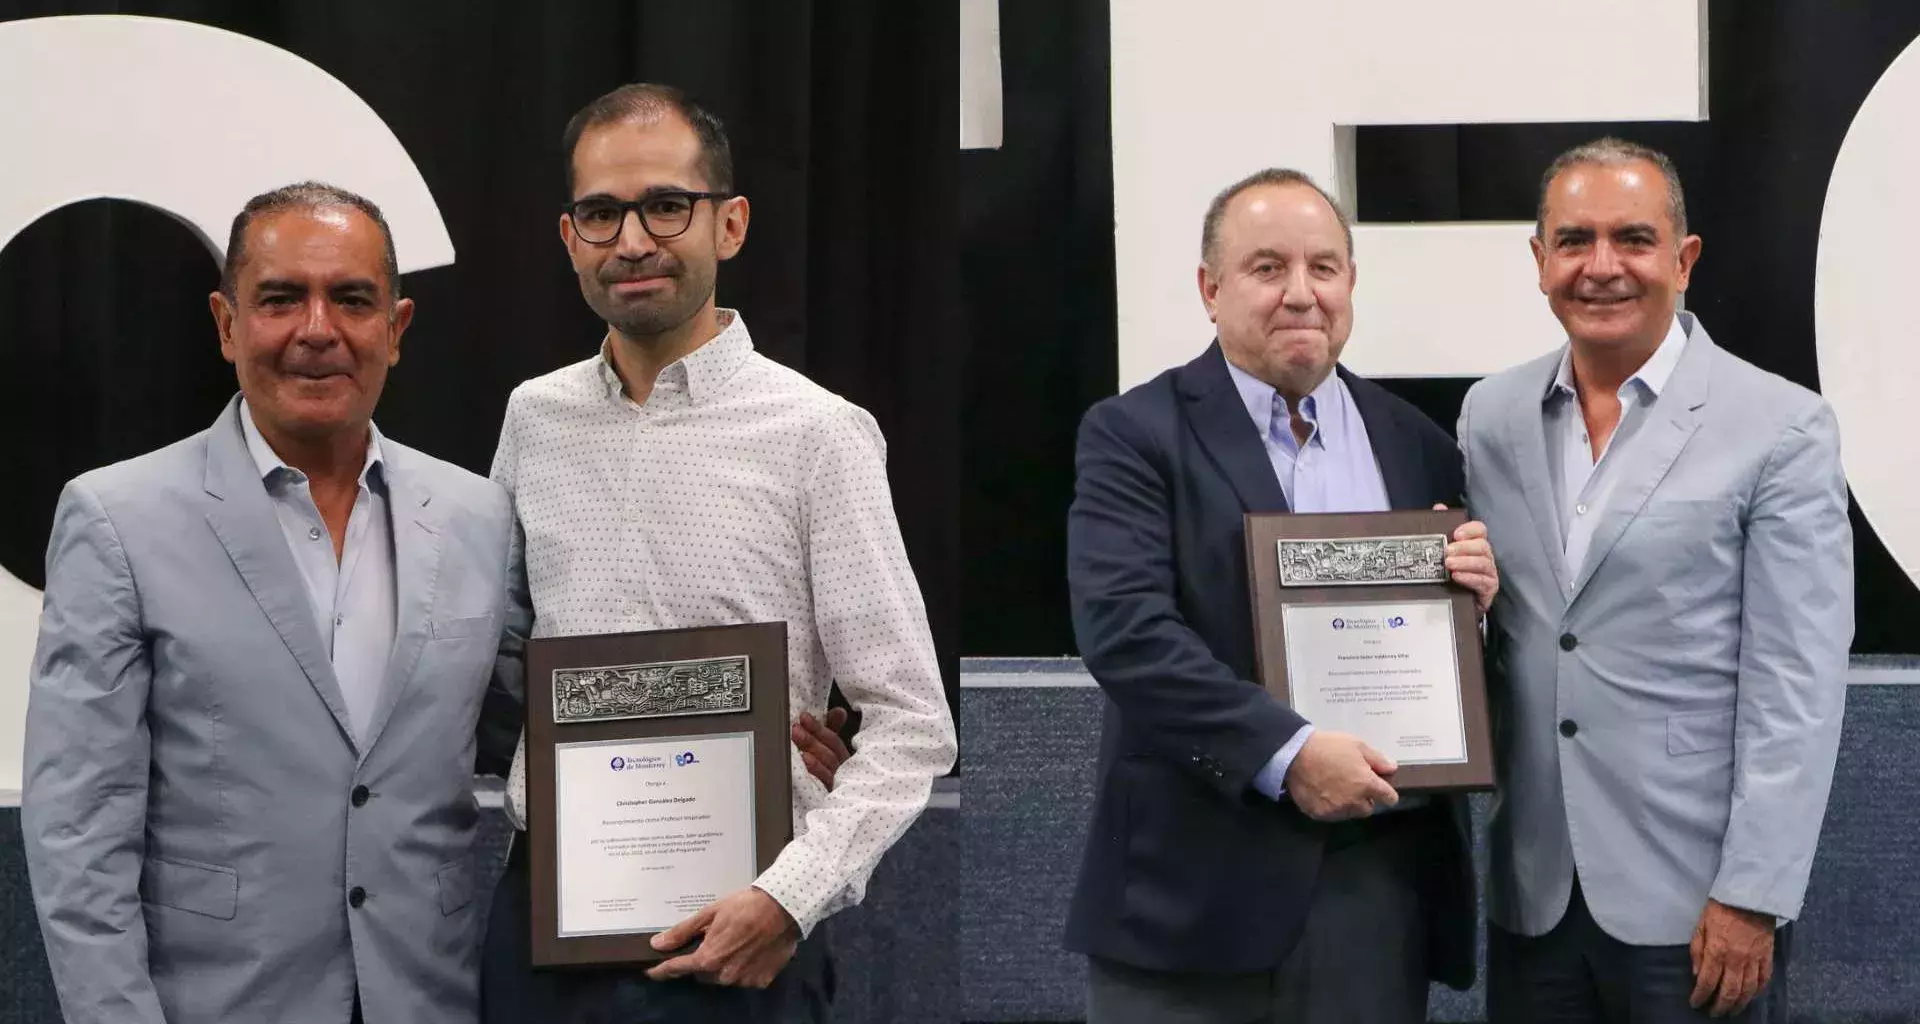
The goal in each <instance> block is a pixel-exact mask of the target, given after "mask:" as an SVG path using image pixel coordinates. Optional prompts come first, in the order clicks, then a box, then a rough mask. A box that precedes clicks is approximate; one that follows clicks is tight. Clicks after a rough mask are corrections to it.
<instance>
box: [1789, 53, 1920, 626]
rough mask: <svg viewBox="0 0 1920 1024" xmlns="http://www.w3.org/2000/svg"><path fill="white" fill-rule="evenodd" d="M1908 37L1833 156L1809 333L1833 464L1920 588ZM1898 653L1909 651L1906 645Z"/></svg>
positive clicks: (1917, 58)
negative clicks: (1831, 431)
mask: <svg viewBox="0 0 1920 1024" xmlns="http://www.w3.org/2000/svg"><path fill="white" fill-rule="evenodd" d="M1916 126H1920V40H1915V41H1914V42H1912V43H1909V44H1908V45H1907V48H1906V51H1905V52H1903V53H1902V54H1901V55H1900V56H1899V57H1898V58H1896V59H1895V60H1894V62H1893V66H1892V67H1890V68H1888V69H1887V71H1886V73H1885V74H1883V75H1882V76H1881V77H1880V81H1879V83H1878V84H1876V85H1875V86H1874V87H1873V92H1872V93H1870V94H1868V96H1867V99H1866V102H1865V103H1863V104H1862V105H1861V107H1860V110H1859V112H1858V113H1856V114H1855V115H1854V119H1853V124H1852V126H1851V127H1849V128H1848V129H1847V136H1846V139H1845V140H1844V141H1842V142H1841V144H1840V152H1839V154H1838V155H1837V156H1836V157H1835V158H1834V162H1833V177H1832V178H1830V179H1829V180H1828V182H1827V202H1826V207H1825V209H1824V210H1822V212H1821V217H1820V253H1819V257H1818V266H1817V269H1816V270H1815V271H1814V295H1813V307H1814V328H1815V333H1816V337H1817V339H1818V345H1819V351H1820V391H1821V393H1822V394H1824V395H1826V397H1827V400H1828V401H1830V402H1832V403H1833V408H1834V412H1835V414H1836V415H1837V416H1838V417H1839V419H1840V437H1841V445H1840V447H1841V460H1842V461H1843V462H1844V463H1845V464H1846V467H1847V481H1848V483H1850V484H1851V485H1852V487H1853V496H1854V498H1855V500H1857V501H1859V503H1860V508H1861V510H1862V511H1864V512H1865V513H1866V516H1867V521H1868V522H1870V523H1872V524H1873V532H1874V533H1875V534H1877V535H1879V537H1880V540H1881V542H1882V543H1884V544H1885V545H1886V546H1887V550H1888V551H1889V552H1891V553H1892V554H1893V557H1894V560H1895V561H1896V562H1898V563H1900V565H1901V567H1902V568H1903V569H1905V570H1906V573H1907V577H1908V578H1909V579H1911V580H1913V582H1914V584H1915V585H1916V586H1920V456H1916V455H1915V453H1914V445H1913V434H1914V415H1913V389H1914V385H1915V384H1916V383H1920V303H1916V302H1915V301H1914V298H1913V291H1914V288H1913V276H1914V271H1915V270H1916V269H1920V260H1916V259H1915V258H1914V255H1913V240H1914V239H1915V238H1917V237H1920V190H1916V189H1915V187H1914V186H1915V183H1916V182H1920V128H1916ZM1909 649H1910V650H1911V649H1913V648H1909Z"/></svg>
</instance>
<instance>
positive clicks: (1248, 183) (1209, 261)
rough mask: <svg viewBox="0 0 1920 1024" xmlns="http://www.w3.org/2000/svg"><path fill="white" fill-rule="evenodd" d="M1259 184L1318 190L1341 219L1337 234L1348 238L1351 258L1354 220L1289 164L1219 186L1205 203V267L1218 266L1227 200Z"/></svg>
mask: <svg viewBox="0 0 1920 1024" xmlns="http://www.w3.org/2000/svg"><path fill="white" fill-rule="evenodd" d="M1261 185H1305V186H1306V187H1307V188H1310V189H1312V190H1314V191H1315V192H1318V193H1319V194H1320V198H1322V199H1325V200H1326V201H1327V205H1328V206H1330V207H1332V208H1333V216H1334V218H1335V219H1337V220H1338V221H1339V222H1340V234H1341V235H1342V236H1344V237H1345V238H1346V240H1347V259H1348V260H1352V259H1353V222H1352V221H1351V220H1349V219H1347V211H1345V210H1342V209H1341V208H1340V204H1339V203H1336V202H1334V201H1333V196H1331V195H1328V194H1327V190H1326V189H1324V188H1321V187H1320V186H1319V185H1317V184H1315V183H1314V180H1313V179H1312V178H1309V177H1307V175H1306V173H1305V172H1303V171H1296V170H1294V169H1293V168H1291V167H1269V168H1267V169H1266V170H1263V171H1255V172H1253V173H1252V174H1249V175H1247V176H1246V177H1244V178H1241V179H1240V180H1239V181H1236V182H1234V183H1233V184H1231V185H1228V186H1227V187H1226V188H1223V189H1221V190H1220V194H1219V195H1216V196H1214V197H1213V202H1211V203H1208V204H1207V217H1206V219H1205V220H1204V221H1202V222H1201V224H1200V261H1201V262H1203V263H1205V264H1206V265H1207V266H1208V267H1214V268H1217V267H1218V263H1217V262H1216V260H1215V257H1217V256H1218V255H1219V252H1218V249H1219V246H1220V222H1221V221H1223V220H1225V219H1226V217H1227V204H1229V203H1231V202H1233V201H1234V200H1235V199H1237V198H1239V196H1240V193H1242V192H1245V191H1247V190H1248V189H1251V188H1258V187H1260V186H1261Z"/></svg>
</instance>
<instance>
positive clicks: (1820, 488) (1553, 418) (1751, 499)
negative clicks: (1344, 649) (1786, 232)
mask: <svg viewBox="0 0 1920 1024" xmlns="http://www.w3.org/2000/svg"><path fill="white" fill-rule="evenodd" d="M1541 191H1542V195H1541V202H1540V211H1539V225H1538V231H1537V234H1536V237H1535V238H1534V240H1533V250H1534V256H1535V258H1536V260H1537V261H1538V264H1539V268H1540V289H1541V291H1542V292H1544V293H1545V294H1546V296H1547V299H1548V302H1549V304H1550V305H1551V306H1552V307H1553V311H1554V313H1555V315H1556V316H1558V317H1559V319H1560V322H1561V323H1562V324H1563V325H1564V326H1565V328H1566V332H1567V337H1568V339H1569V342H1568V344H1567V345H1566V346H1564V347H1563V348H1562V349H1561V350H1559V351H1557V352H1555V353H1553V354H1552V355H1549V356H1544V357H1542V358H1540V359H1537V360H1535V361H1533V362H1530V363H1527V364H1525V365H1522V366H1519V367H1517V368H1515V369H1512V370H1509V371H1507V372H1505V373H1502V374H1499V375H1497V376H1494V377H1490V378H1488V379H1486V380H1483V381H1481V382H1480V383H1478V384H1476V385H1474V387H1473V389H1472V390H1471V391H1470V392H1469V393H1468V395H1467V399H1466V403H1465V406H1464V407H1463V408H1462V410H1461V414H1460V430H1459V434H1460V441H1461V446H1462V448H1463V449H1464V451H1465V454H1466V470H1467V503H1468V505H1469V506H1470V507H1471V508H1472V509H1473V512H1474V514H1475V516H1477V517H1478V518H1480V519H1482V520H1484V521H1485V522H1486V523H1487V530H1488V533H1489V535H1490V536H1491V538H1492V539H1493V542H1494V544H1495V546H1496V549H1497V550H1498V551H1499V552H1500V556H1501V557H1500V575H1501V581H1502V588H1501V593H1500V598H1499V600H1498V601H1497V602H1496V603H1495V604H1494V606H1493V609H1492V612H1491V614H1490V617H1489V637H1488V642H1489V648H1490V651H1491V652H1492V663H1493V667H1494V678H1495V685H1496V687H1497V688H1496V690H1495V692H1494V743H1495V750H1496V756H1497V757H1498V759H1499V770H1500V785H1501V789H1500V792H1499V795H1498V799H1497V802H1496V804H1495V809H1494V815H1493V822H1492V828H1491V842H1492V876H1491V878H1490V880H1489V886H1488V903H1489V911H1490V915H1491V917H1492V925H1493V927H1492V929H1491V936H1490V940H1489V972H1488V1011H1489V1017H1490V1019H1491V1020H1492V1021H1494V1022H1496V1024H1499V1022H1521V1021H1525V1022H1528V1024H1547V1022H1554V1021H1575V1020H1578V1021H1629V1020H1631V1021H1635V1022H1663V1021H1682V1020H1695V1019H1702V1018H1705V1017H1707V1016H1708V1015H1712V1016H1734V1017H1736V1018H1737V1019H1742V1020H1762V1019H1769V1015H1777V1016H1778V1017H1779V1018H1780V1019H1784V1015H1785V1010H1786V1000H1785V998H1784V992H1783V983H1784V976H1783V975H1782V973H1781V972H1782V971H1783V970H1784V967H1785V955H1786V944H1787V936H1788V934H1789V932H1788V931H1787V930H1786V929H1780V930H1779V931H1778V935H1777V937H1776V928H1777V926H1780V925H1782V924H1784V923H1785V922H1787V921H1790V920H1792V919H1793V918H1794V916H1795V915H1797V914H1798V913H1799V911H1800V904H1801V900H1802V898H1803V896H1804V894H1805V892H1806V886H1807V874H1808V868H1809V865H1810V863H1811V861H1812V859H1813V852H1814V846H1815V844H1816V841H1817V840H1818V837H1819V831H1820V822H1821V818H1822V816H1823V814H1824V813H1825V810H1826V802H1827V791H1828V788H1829V785H1830V784H1831V782H1832V778H1833V764H1834V757H1835V754H1836V751H1837V748H1838V745H1839V737H1840V719H1841V711H1842V707H1843V704H1844V702H1845V673H1846V667H1847V648H1848V644H1849V642H1850V640H1851V638H1852V635H1853V567H1852V551H1853V548H1852V536H1851V533H1850V530H1849V527H1848V521H1847V490H1846V482H1845V480H1844V479H1843V477H1842V473H1841V466H1840V452H1839V438H1838V433H1837V428H1836V426H1835V422H1834V417H1833V413H1832V412H1831V410H1829V408H1828V407H1827V405H1826V403H1825V402H1823V401H1822V400H1821V399H1820V398H1819V396H1817V395H1815V394H1813V393H1812V392H1810V391H1807V390H1806V389H1804V388H1801V387H1798V386H1796V385H1794V384H1791V383H1788V382H1787V381H1785V380H1783V379H1781V378H1779V377H1776V376H1774V375H1772V374H1770V373H1767V372H1765V371H1762V370H1760V369H1758V368H1756V367H1754V366H1752V365H1750V364H1748V363H1746V362H1744V361H1742V360H1740V359H1738V358H1736V357H1734V356H1733V355H1731V354H1729V353H1728V352H1726V351H1725V350H1723V349H1721V348H1719V347H1717V346H1716V345H1715V344H1714V343H1713V341H1712V339H1710V338H1709V337H1708V336H1707V331H1706V328H1705V327H1703V326H1701V324H1700V322H1699V320H1698V318H1696V317H1694V316H1693V315H1692V314H1689V313H1676V312H1675V310H1676V307H1677V304H1678V300H1679V297H1680V295H1681V293H1682V292H1684V291H1685V290H1686V287H1687V280H1688V276H1689V274H1690V272H1691V270H1692V268H1693V265H1694V261H1695V260H1696V259H1697V258H1698V256H1699V253H1700V239H1699V238H1698V237H1696V236H1691V235H1688V234H1687V228H1686V207H1685V201H1684V198H1683V196H1682V193H1681V190H1680V179H1679V177H1678V175H1677V174H1676V173H1675V172H1674V169H1673V166H1672V164H1671V163H1669V162H1668V161H1667V159H1666V158H1665V157H1664V156H1661V155H1660V154H1658V153H1656V152H1653V151H1651V150H1648V149H1645V148H1643V147H1640V146H1635V145H1632V144H1629V143H1624V142H1620V141H1618V140H1613V139H1607V140H1601V141H1600V142H1596V143H1592V144H1589V145H1586V146H1582V147H1579V148H1577V149H1574V150H1572V151H1569V152H1568V153H1567V154H1565V155H1563V156H1562V157H1560V159H1558V160H1557V161H1555V163H1554V164H1553V166H1552V167H1551V168H1550V169H1549V170H1548V172H1547V174H1546V176H1545V178H1544V179H1543V184H1542V190H1541ZM1770 978H1771V980H1772V984H1771V985H1769V984H1768V982H1769V979H1770Z"/></svg>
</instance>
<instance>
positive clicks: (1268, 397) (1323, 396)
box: [1222, 354, 1346, 446]
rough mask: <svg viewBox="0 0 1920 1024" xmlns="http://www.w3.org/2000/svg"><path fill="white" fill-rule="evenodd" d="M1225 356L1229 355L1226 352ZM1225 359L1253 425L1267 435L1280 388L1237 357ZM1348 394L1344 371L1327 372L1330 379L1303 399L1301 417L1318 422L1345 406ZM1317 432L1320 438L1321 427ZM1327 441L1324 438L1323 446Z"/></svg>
mask: <svg viewBox="0 0 1920 1024" xmlns="http://www.w3.org/2000/svg"><path fill="white" fill-rule="evenodd" d="M1222 359H1225V355H1224V354H1223V355H1222ZM1225 361H1226V364H1227V374H1228V376H1231V377H1232V378H1233V386H1234V388H1235V389H1237V390H1238V391H1239V392H1240V401H1241V402H1242V403H1243V404H1245V405H1246V407H1247V415H1249V416H1251V417H1253V425H1254V427H1255V428H1256V429H1258V430H1259V431H1260V436H1261V437H1266V436H1267V434H1268V431H1269V430H1270V429H1271V428H1272V426H1273V416H1274V412H1275V411H1276V410H1275V409H1274V407H1273V403H1274V402H1275V401H1277V400H1278V399H1279V397H1280V394H1279V392H1278V391H1277V390H1275V388H1274V386H1273V385H1271V384H1268V383H1267V382H1266V381H1263V380H1261V379H1260V378H1258V377H1255V376H1254V375H1253V374H1251V373H1248V372H1247V371H1245V370H1242V369H1241V368H1239V367H1238V366H1235V365H1233V360H1231V359H1225ZM1345 394H1346V382H1344V381H1342V380H1341V379H1340V371H1339V370H1338V369H1335V370H1333V371H1332V372H1330V373H1328V374H1327V379H1326V380H1323V381H1321V382H1320V386H1319V387H1317V388H1314V389H1313V393H1312V394H1310V395H1308V396H1307V398H1306V401H1304V402H1301V403H1300V405H1301V407H1302V408H1301V409H1300V418H1301V419H1304V420H1306V421H1307V422H1309V423H1313V424H1316V425H1318V424H1319V423H1320V422H1321V421H1322V420H1324V419H1326V418H1327V417H1328V416H1329V415H1331V414H1333V412H1334V410H1336V409H1339V408H1341V400H1342V397H1343V396H1344V395H1345ZM1313 436H1314V438H1316V439H1319V438H1320V437H1321V435H1320V431H1317V430H1316V431H1314V435H1313ZM1325 443H1326V442H1325V440H1324V439H1322V440H1321V444H1322V446H1324V445H1325Z"/></svg>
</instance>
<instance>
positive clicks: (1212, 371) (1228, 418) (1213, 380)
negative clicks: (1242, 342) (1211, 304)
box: [1174, 341, 1288, 512]
mask: <svg viewBox="0 0 1920 1024" xmlns="http://www.w3.org/2000/svg"><path fill="white" fill-rule="evenodd" d="M1174 383H1175V388H1176V390H1177V391H1178V393H1179V395H1180V400H1181V406H1182V408H1183V409H1184V410H1185V412H1186V418H1187V422H1188V423H1191V424H1192V425H1193V432H1194V436H1195V437H1197V438H1198V439H1199V441H1200V447H1201V448H1203V449H1205V450H1206V453H1207V455H1208V457H1210V458H1212V459H1213V461H1214V463H1215V464H1216V465H1218V466H1219V467H1220V472H1221V473H1222V474H1224V475H1225V476H1226V478H1227V481H1228V482H1229V483H1230V484H1232V485H1233V490H1234V493H1236V494H1238V495H1239V496H1240V505H1241V507H1242V508H1243V509H1244V510H1245V511H1248V512H1286V511H1288V509H1287V495H1286V492H1285V491H1283V490H1281V489H1280V478H1279V477H1277V476H1275V475H1274V473H1273V461H1272V460H1271V459H1269V458H1268V457H1267V446H1266V443H1265V442H1264V441H1263V440H1262V439H1261V437H1260V431H1259V430H1258V428H1256V427H1255V426H1254V425H1253V420H1252V419H1251V418H1249V417H1248V416H1247V407H1246V404H1245V403H1243V402H1242V401H1241V400H1240V391H1239V389H1238V388H1236V387H1234V386H1233V378H1232V377H1231V376H1230V375H1228V373H1227V359H1226V356H1224V355H1222V354H1221V352H1220V343H1219V342H1217V341H1216V342H1214V343H1213V344H1212V345H1209V346H1207V350H1206V351H1205V352H1203V353H1201V355H1200V357H1199V358H1198V359H1195V360H1194V361H1193V362H1190V363H1188V364H1187V365H1186V366H1183V367H1181V368H1180V370H1179V371H1178V372H1177V373H1176V374H1175V375H1174Z"/></svg>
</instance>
